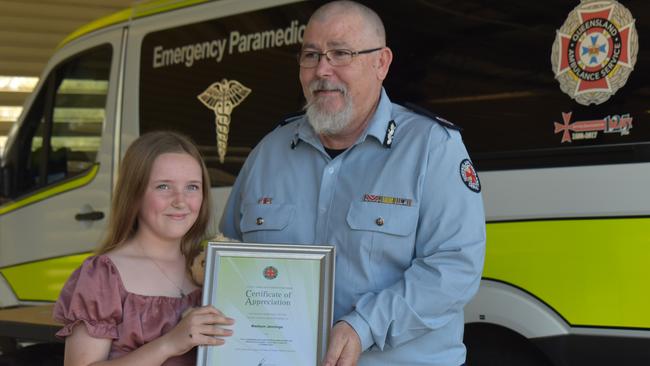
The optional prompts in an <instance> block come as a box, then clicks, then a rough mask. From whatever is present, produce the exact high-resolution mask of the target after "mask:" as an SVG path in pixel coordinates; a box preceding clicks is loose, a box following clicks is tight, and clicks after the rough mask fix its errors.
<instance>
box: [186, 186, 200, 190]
mask: <svg viewBox="0 0 650 366" xmlns="http://www.w3.org/2000/svg"><path fill="white" fill-rule="evenodd" d="M200 189H201V187H199V185H198V184H190V185H189V186H187V190H188V191H198V190H200Z"/></svg>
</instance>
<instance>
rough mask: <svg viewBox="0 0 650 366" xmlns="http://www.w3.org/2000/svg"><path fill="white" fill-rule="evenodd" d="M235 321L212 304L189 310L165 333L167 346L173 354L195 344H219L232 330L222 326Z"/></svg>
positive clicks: (180, 352)
mask: <svg viewBox="0 0 650 366" xmlns="http://www.w3.org/2000/svg"><path fill="white" fill-rule="evenodd" d="M234 323H235V321H234V320H233V319H231V318H228V317H226V316H225V315H223V313H222V312H221V311H219V310H217V309H215V308H214V307H212V306H203V307H199V308H194V309H192V310H190V311H189V312H188V313H187V314H186V315H185V316H184V317H183V319H181V321H180V322H179V323H178V324H177V325H176V327H174V329H172V330H171V331H170V332H169V333H167V334H165V335H164V336H163V338H165V341H166V344H167V346H168V347H169V348H170V351H171V354H172V355H173V356H178V355H181V354H184V353H185V352H187V351H189V350H190V349H192V348H193V347H195V346H200V345H201V346H220V345H222V344H224V343H225V340H224V339H223V338H222V337H229V336H231V335H232V333H233V332H232V330H231V329H227V328H223V326H224V325H226V326H227V325H233V324H234Z"/></svg>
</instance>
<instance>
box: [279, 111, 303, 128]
mask: <svg viewBox="0 0 650 366" xmlns="http://www.w3.org/2000/svg"><path fill="white" fill-rule="evenodd" d="M304 115H305V111H304V110H302V111H298V112H293V113H289V114H287V115H285V116H284V117H282V120H280V126H285V125H288V124H289V123H291V122H294V121H296V120H298V119H300V117H302V116H304Z"/></svg>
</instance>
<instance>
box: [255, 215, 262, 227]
mask: <svg viewBox="0 0 650 366" xmlns="http://www.w3.org/2000/svg"><path fill="white" fill-rule="evenodd" d="M255 223H257V225H262V224H264V219H263V218H261V217H258V218H257V220H255Z"/></svg>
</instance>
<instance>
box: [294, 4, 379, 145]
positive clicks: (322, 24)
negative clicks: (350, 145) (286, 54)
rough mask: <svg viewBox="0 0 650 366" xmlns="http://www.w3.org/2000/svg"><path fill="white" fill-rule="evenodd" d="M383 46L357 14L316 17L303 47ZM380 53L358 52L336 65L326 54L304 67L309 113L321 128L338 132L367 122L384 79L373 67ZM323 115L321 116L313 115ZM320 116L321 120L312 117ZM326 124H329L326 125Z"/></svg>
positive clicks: (302, 75)
mask: <svg viewBox="0 0 650 366" xmlns="http://www.w3.org/2000/svg"><path fill="white" fill-rule="evenodd" d="M378 46H380V45H379V44H378V41H377V40H376V39H372V37H371V36H369V35H368V34H367V32H366V31H365V29H364V26H363V20H362V19H361V18H360V17H359V16H356V15H355V14H349V15H340V16H335V15H332V16H329V17H328V18H327V19H325V20H323V21H318V20H312V21H311V22H310V23H309V24H308V25H307V29H306V30H305V34H304V37H303V47H302V49H303V50H311V51H317V52H325V51H328V50H331V49H348V50H351V51H361V50H366V49H370V48H375V47H378ZM376 57H378V55H377V53H370V54H363V55H358V56H356V57H354V58H353V59H352V62H351V63H350V64H349V65H346V66H332V65H330V64H329V62H328V61H327V60H326V57H325V56H322V58H321V60H320V62H319V63H318V65H317V66H316V67H313V68H304V67H301V68H300V83H301V85H302V90H303V93H304V95H305V99H306V100H307V108H308V112H307V114H308V116H309V117H310V122H311V123H312V125H314V123H316V124H318V125H321V127H324V129H322V130H320V131H319V129H318V128H316V126H314V127H315V129H316V131H317V132H319V133H320V132H324V133H329V134H336V133H338V132H341V130H343V129H345V128H346V127H347V126H348V125H349V124H350V123H363V122H364V120H363V118H365V114H366V113H368V111H369V109H371V108H372V107H373V106H374V104H375V102H376V100H377V98H378V97H379V89H380V88H381V80H380V79H378V78H377V75H376V73H375V71H374V69H373V67H372V65H373V63H374V62H375V60H376V59H375V58H376ZM312 117H319V118H312ZM313 119H319V120H320V121H316V122H314V121H312V120H313ZM322 125H325V126H322Z"/></svg>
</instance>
